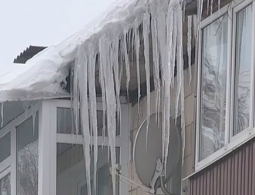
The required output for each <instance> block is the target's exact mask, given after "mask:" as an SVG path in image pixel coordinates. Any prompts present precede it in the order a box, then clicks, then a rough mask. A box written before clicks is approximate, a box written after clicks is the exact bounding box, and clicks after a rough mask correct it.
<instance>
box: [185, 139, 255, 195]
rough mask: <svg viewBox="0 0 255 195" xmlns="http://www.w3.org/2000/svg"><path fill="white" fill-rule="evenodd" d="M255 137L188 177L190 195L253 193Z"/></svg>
mask: <svg viewBox="0 0 255 195" xmlns="http://www.w3.org/2000/svg"><path fill="white" fill-rule="evenodd" d="M254 183H255V139H252V140H251V141H249V142H247V143H246V144H244V145H242V146H241V147H239V148H237V149H236V150H234V151H233V152H231V153H230V154H228V155H227V156H225V157H224V158H222V159H221V160H219V161H217V162H215V163H214V164H212V165H210V166H209V167H207V168H205V169H204V170H202V171H200V172H199V173H197V174H196V175H194V176H192V177H191V178H190V182H189V185H190V188H189V189H190V191H189V194H190V195H243V194H244V195H254V194H255V185H254Z"/></svg>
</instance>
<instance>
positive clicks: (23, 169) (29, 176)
mask: <svg viewBox="0 0 255 195" xmlns="http://www.w3.org/2000/svg"><path fill="white" fill-rule="evenodd" d="M33 103H34V102H33ZM10 104H11V103H10ZM17 104H18V105H19V104H23V102H19V103H17V102H14V103H13V106H14V107H15V106H17ZM38 110H39V107H37V103H35V104H33V106H29V107H28V108H26V110H23V112H21V114H20V111H21V110H19V112H18V113H16V112H15V110H14V111H13V109H11V110H9V112H8V113H9V114H10V113H11V112H12V111H13V112H14V113H16V114H18V115H15V114H14V115H15V117H14V118H12V120H11V121H10V122H8V123H7V124H6V126H4V127H3V128H1V129H0V195H11V193H12V194H15V195H37V194H38V156H39V155H38V137H39V132H38V131H39V130H38V127H39V124H38V123H39V119H38V116H39V114H38V113H37V111H38ZM36 113H37V114H36ZM7 115H8V114H7ZM33 116H34V117H33ZM11 190H12V192H11Z"/></svg>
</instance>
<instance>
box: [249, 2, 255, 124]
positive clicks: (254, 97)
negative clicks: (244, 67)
mask: <svg viewBox="0 0 255 195" xmlns="http://www.w3.org/2000/svg"><path fill="white" fill-rule="evenodd" d="M252 15H253V20H252V46H251V54H252V55H251V57H252V60H251V62H252V82H251V89H252V94H251V101H252V102H251V118H250V126H251V128H253V127H254V119H255V116H254V114H255V110H254V109H255V85H254V83H255V54H254V52H255V49H254V47H255V38H254V35H255V5H254V0H253V1H252Z"/></svg>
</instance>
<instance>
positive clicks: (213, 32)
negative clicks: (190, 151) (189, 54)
mask: <svg viewBox="0 0 255 195" xmlns="http://www.w3.org/2000/svg"><path fill="white" fill-rule="evenodd" d="M227 23H228V16H227V15H225V16H222V17H221V18H219V19H218V20H216V21H214V22H213V23H211V24H210V25H208V26H207V27H205V28H204V29H203V37H202V41H203V43H202V86H201V124H200V125H201V126H200V151H199V159H200V160H202V159H204V158H206V157H207V156H209V155H210V154H212V153H214V152H215V151H217V150H219V149H220V148H222V146H223V145H224V141H225V110H226V70H227V33H228V29H227V26H228V24H227Z"/></svg>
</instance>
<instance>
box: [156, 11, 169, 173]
mask: <svg viewBox="0 0 255 195" xmlns="http://www.w3.org/2000/svg"><path fill="white" fill-rule="evenodd" d="M165 14H166V11H161V12H159V13H158V19H157V23H158V43H159V52H160V57H161V73H162V86H163V87H162V92H163V93H162V94H163V95H162V109H163V112H162V161H163V162H165V146H166V128H165V126H166V116H165V103H166V101H165V94H166V93H165V81H164V80H165V79H164V78H165V75H164V74H165V73H166V68H165V67H166V65H167V47H166V17H165ZM168 79H169V78H168ZM164 168H165V167H164Z"/></svg>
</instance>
